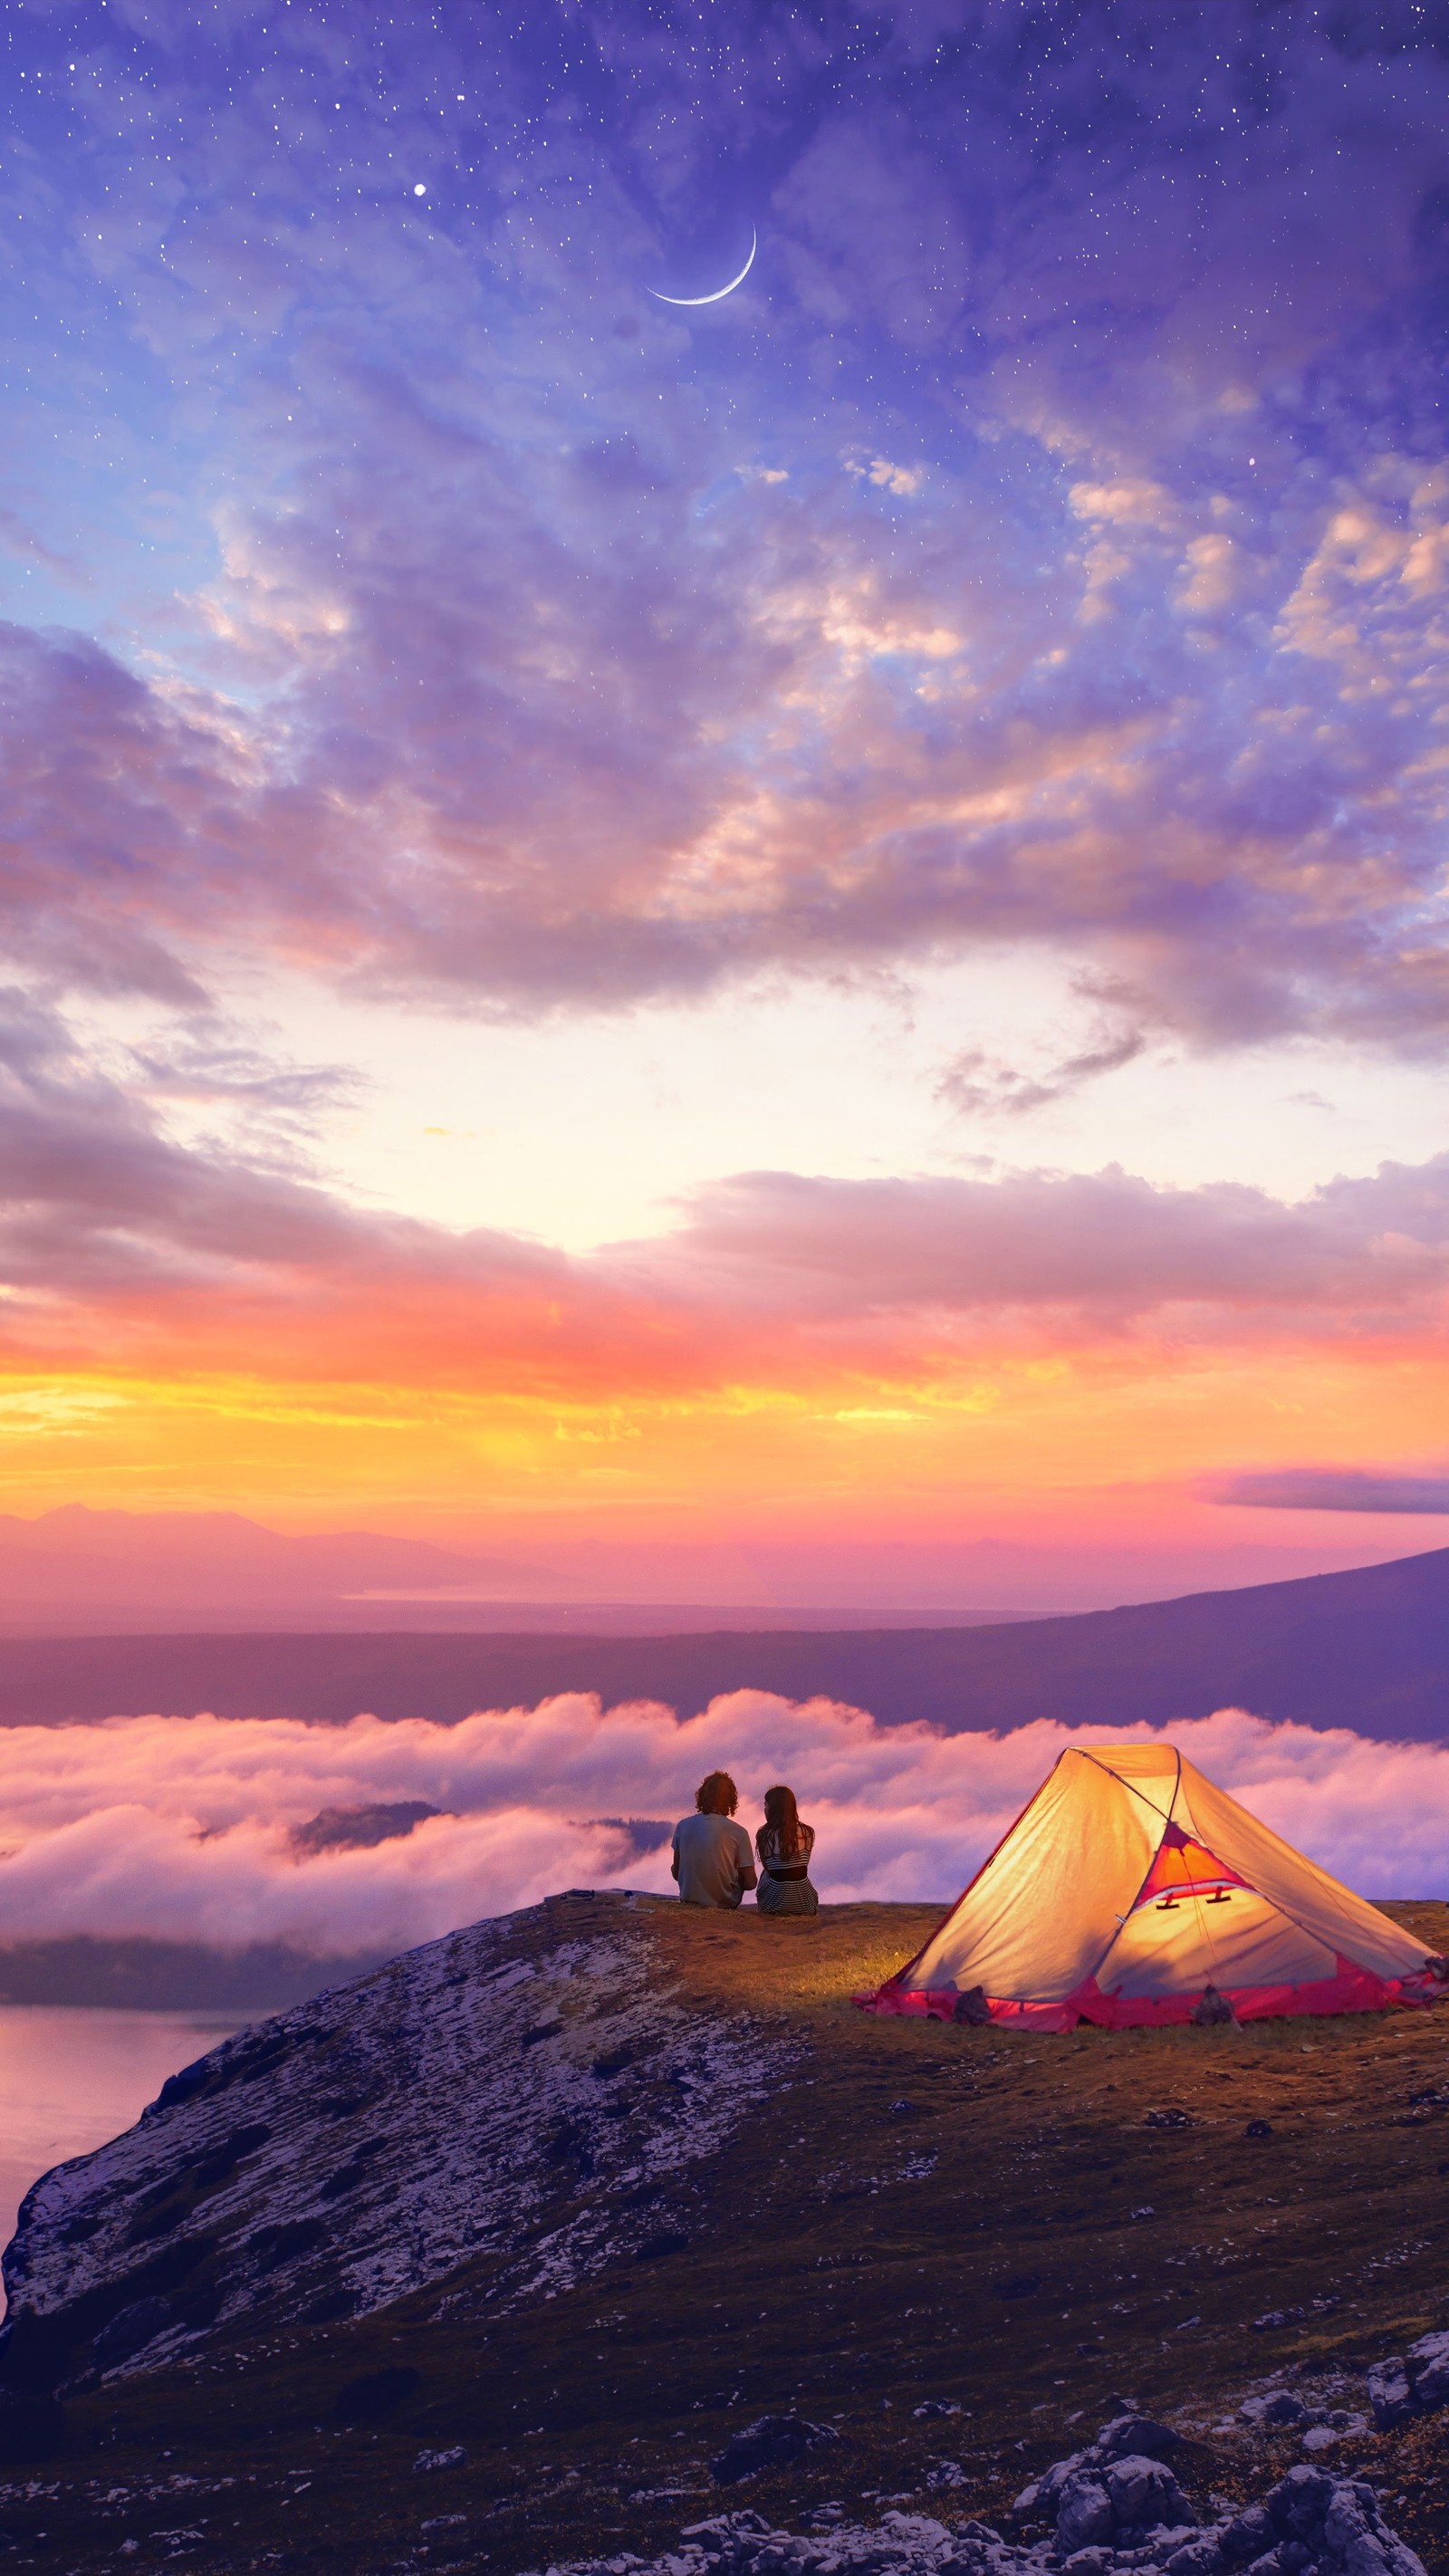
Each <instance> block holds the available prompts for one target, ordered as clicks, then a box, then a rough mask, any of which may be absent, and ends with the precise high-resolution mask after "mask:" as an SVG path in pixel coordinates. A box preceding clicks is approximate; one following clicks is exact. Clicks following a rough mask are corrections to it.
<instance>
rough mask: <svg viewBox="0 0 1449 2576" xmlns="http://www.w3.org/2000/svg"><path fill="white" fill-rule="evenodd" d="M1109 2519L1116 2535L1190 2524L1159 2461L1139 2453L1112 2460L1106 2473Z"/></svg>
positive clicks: (1180, 2495) (1190, 2518)
mask: <svg viewBox="0 0 1449 2576" xmlns="http://www.w3.org/2000/svg"><path fill="white" fill-rule="evenodd" d="M1106 2484H1107V2493H1108V2495H1109V2496H1110V2498H1111V2502H1112V2519H1113V2521H1114V2523H1115V2525H1116V2527H1117V2529H1118V2531H1119V2532H1124V2531H1160V2530H1161V2529H1162V2527H1163V2525H1164V2524H1165V2523H1185V2524H1192V2523H1195V2522H1196V2520H1197V2516H1196V2514H1195V2513H1194V2512H1193V2509H1192V2507H1191V2505H1190V2504H1189V2503H1188V2500H1187V2498H1186V2496H1185V2495H1184V2494H1183V2492H1182V2489H1181V2487H1180V2486H1179V2485H1178V2483H1177V2480H1176V2478H1175V2477H1174V2476H1173V2474H1172V2471H1171V2469H1169V2468H1164V2466H1163V2464H1162V2462H1161V2460H1152V2459H1147V2458H1144V2457H1143V2456H1142V2455H1141V2454H1140V2453H1137V2454H1129V2456H1128V2457H1127V2458H1126V2459H1123V2460H1114V2461H1113V2462H1112V2464H1111V2466H1110V2468H1109V2469H1108V2470H1107V2472H1106Z"/></svg>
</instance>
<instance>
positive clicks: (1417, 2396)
mask: <svg viewBox="0 0 1449 2576" xmlns="http://www.w3.org/2000/svg"><path fill="white" fill-rule="evenodd" d="M1407 2369H1408V2377H1409V2385H1410V2387H1411V2388H1412V2390H1413V2392H1414V2404H1415V2405H1416V2406H1417V2407H1421V2408H1423V2409H1425V2410H1428V2409H1430V2408H1432V2407H1436V2406H1449V2334H1426V2335H1420V2337H1419V2340H1418V2342H1417V2343H1411V2344H1410V2346H1409V2351H1408V2361H1407Z"/></svg>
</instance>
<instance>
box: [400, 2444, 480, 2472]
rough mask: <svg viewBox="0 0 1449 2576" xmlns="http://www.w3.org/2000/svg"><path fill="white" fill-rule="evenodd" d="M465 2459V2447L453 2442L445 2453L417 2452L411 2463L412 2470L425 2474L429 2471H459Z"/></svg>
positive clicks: (466, 2455) (466, 2454)
mask: <svg viewBox="0 0 1449 2576" xmlns="http://www.w3.org/2000/svg"><path fill="white" fill-rule="evenodd" d="M467 2457H468V2452H467V2448H466V2445H465V2444H464V2443H462V2442H454V2443H453V2445H452V2447H451V2449H449V2450H446V2451H419V2453H418V2456H417V2458H416V2459H415V2460H414V2462H413V2469H414V2471H415V2472H421V2473H422V2474H426V2473H427V2472H428V2471H429V2470H431V2469H461V2468H462V2467H463V2465H464V2463H465V2462H466V2460H467Z"/></svg>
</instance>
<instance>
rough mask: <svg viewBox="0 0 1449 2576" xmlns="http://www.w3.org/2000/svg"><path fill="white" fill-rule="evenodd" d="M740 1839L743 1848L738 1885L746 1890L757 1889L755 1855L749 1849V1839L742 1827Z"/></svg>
mask: <svg viewBox="0 0 1449 2576" xmlns="http://www.w3.org/2000/svg"><path fill="white" fill-rule="evenodd" d="M740 1839H741V1841H742V1842H743V1844H744V1847H745V1848H744V1852H743V1854H742V1855H741V1859H740V1885H741V1887H742V1888H746V1889H748V1888H751V1887H758V1885H759V1880H758V1879H757V1877H756V1876H755V1855H754V1853H753V1851H752V1850H751V1848H750V1838H749V1835H748V1834H747V1833H746V1832H745V1829H744V1827H743V1825H741V1827H740Z"/></svg>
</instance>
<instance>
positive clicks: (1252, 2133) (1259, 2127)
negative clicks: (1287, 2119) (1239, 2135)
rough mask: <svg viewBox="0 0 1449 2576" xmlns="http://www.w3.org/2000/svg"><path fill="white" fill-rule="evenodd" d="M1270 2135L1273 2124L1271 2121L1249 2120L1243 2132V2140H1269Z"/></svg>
mask: <svg viewBox="0 0 1449 2576" xmlns="http://www.w3.org/2000/svg"><path fill="white" fill-rule="evenodd" d="M1272 2134H1273V2123H1272V2121H1271V2120H1250V2121H1249V2122H1248V2125H1247V2127H1246V2128H1245V2129H1244V2131H1243V2135H1244V2137H1245V2138H1271V2136H1272Z"/></svg>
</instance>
